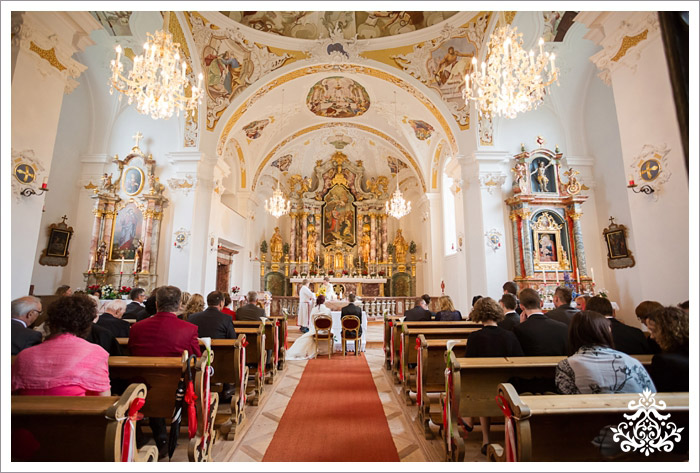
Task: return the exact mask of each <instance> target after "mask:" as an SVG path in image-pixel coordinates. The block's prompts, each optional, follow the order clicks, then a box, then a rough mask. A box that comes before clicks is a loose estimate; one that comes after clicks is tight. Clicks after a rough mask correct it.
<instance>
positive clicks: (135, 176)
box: [122, 166, 145, 195]
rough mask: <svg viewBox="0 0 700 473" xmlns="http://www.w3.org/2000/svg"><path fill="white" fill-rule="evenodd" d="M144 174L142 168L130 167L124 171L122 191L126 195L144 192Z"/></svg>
mask: <svg viewBox="0 0 700 473" xmlns="http://www.w3.org/2000/svg"><path fill="white" fill-rule="evenodd" d="M144 181H145V179H144V174H143V170H142V169H141V168H138V167H136V166H130V167H128V168H126V169H125V170H124V178H123V179H122V190H124V192H125V193H126V195H138V194H140V193H141V191H142V190H143V185H144Z"/></svg>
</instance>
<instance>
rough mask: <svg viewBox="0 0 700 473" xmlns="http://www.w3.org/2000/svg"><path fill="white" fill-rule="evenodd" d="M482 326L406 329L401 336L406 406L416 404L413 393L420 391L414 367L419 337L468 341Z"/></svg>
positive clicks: (410, 327) (401, 360)
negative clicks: (412, 396) (471, 334)
mask: <svg viewBox="0 0 700 473" xmlns="http://www.w3.org/2000/svg"><path fill="white" fill-rule="evenodd" d="M481 328H482V326H481V324H472V326H471V327H447V328H422V327H416V326H414V325H407V326H405V327H404V330H403V333H402V334H401V349H400V360H399V363H400V366H399V379H400V380H401V382H402V384H403V388H402V390H403V394H404V400H405V401H406V405H409V406H410V405H412V404H414V401H413V399H412V398H411V393H412V392H414V393H415V392H417V391H418V383H417V379H416V378H417V376H416V369H415V368H412V366H414V365H417V364H418V349H417V343H418V336H419V335H423V336H424V338H426V339H429V340H430V339H456V340H466V339H467V337H468V336H469V334H470V333H473V332H475V331H477V330H481Z"/></svg>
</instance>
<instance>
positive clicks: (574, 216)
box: [566, 210, 583, 220]
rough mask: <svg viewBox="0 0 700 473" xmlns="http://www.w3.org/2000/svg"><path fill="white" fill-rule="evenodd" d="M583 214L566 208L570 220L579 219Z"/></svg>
mask: <svg viewBox="0 0 700 473" xmlns="http://www.w3.org/2000/svg"><path fill="white" fill-rule="evenodd" d="M582 215H583V214H582V213H581V212H577V211H575V210H567V211H566V216H567V217H571V220H579V219H580V218H581V216H582Z"/></svg>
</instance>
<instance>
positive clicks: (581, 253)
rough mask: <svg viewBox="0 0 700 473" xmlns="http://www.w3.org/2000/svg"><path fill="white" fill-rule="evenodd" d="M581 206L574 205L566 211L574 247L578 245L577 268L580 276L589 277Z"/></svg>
mask: <svg viewBox="0 0 700 473" xmlns="http://www.w3.org/2000/svg"><path fill="white" fill-rule="evenodd" d="M581 215H582V214H581V206H580V205H579V204H573V205H571V206H569V207H568V208H567V209H566V216H567V217H569V218H570V219H571V222H572V230H573V237H574V245H576V267H577V268H578V271H579V276H580V277H584V276H588V271H587V268H586V266H587V265H586V251H585V249H584V247H583V234H582V232H581Z"/></svg>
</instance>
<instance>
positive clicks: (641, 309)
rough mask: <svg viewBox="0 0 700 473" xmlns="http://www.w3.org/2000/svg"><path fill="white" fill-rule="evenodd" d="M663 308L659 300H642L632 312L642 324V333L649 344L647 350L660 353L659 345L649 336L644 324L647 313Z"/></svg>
mask: <svg viewBox="0 0 700 473" xmlns="http://www.w3.org/2000/svg"><path fill="white" fill-rule="evenodd" d="M663 308H664V306H663V305H662V304H661V303H660V302H656V301H642V302H641V303H640V304H639V305H638V306H637V307H636V308H635V309H634V313H635V315H636V316H637V319H639V322H641V324H642V333H643V334H644V336H645V337H647V343H648V344H649V351H650V352H651V353H660V352H661V347H660V346H659V344H658V343H656V340H654V339H653V338H651V337H649V335H650V333H649V328H648V327H647V325H646V322H647V317H649V314H651V313H652V312H654V311H655V310H658V309H663Z"/></svg>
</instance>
